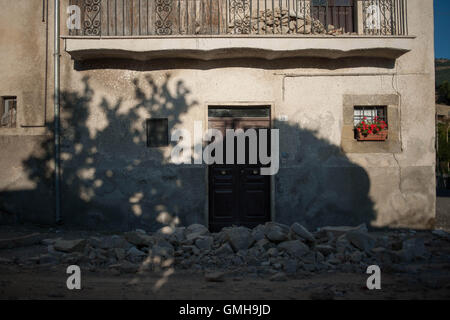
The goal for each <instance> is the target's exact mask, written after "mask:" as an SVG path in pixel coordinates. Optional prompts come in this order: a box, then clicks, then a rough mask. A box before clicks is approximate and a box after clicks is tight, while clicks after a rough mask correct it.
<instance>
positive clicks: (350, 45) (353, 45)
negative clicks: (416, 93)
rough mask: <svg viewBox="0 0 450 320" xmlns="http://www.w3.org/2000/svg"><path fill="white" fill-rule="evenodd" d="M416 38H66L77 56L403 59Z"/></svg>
mask: <svg viewBox="0 0 450 320" xmlns="http://www.w3.org/2000/svg"><path fill="white" fill-rule="evenodd" d="M414 38H415V37H412V36H402V37H399V36H384V37H381V36H336V37H333V36H301V37H299V36H284V37H271V36H258V37H255V36H253V37H252V36H238V37H236V36H233V37H230V36H228V37H227V36H215V37H214V36H212V37H198V36H197V37H183V36H172V37H161V36H158V37H101V38H100V37H63V39H64V40H65V49H66V51H67V52H68V53H69V54H70V55H71V56H72V58H73V59H75V60H89V59H100V58H121V59H134V60H141V61H145V60H152V59H160V58H187V59H199V60H216V59H231V58H259V59H267V60H274V59H282V58H294V57H320V58H329V59H338V58H346V57H374V58H387V59H397V58H398V57H400V56H401V55H403V54H405V53H406V52H408V51H411V49H412V44H413V41H414Z"/></svg>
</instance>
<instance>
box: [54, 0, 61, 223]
mask: <svg viewBox="0 0 450 320" xmlns="http://www.w3.org/2000/svg"><path fill="white" fill-rule="evenodd" d="M54 15H55V18H54V19H55V30H54V41H55V44H54V45H55V52H54V56H53V58H54V66H55V69H54V80H55V83H54V99H53V101H54V119H53V122H54V130H55V132H54V138H55V220H56V223H57V224H59V223H60V222H61V185H60V181H61V169H60V119H59V107H60V106H59V90H60V89H59V74H60V71H59V70H60V66H59V59H60V58H59V56H60V51H59V35H60V30H59V24H60V23H59V0H55V2H54Z"/></svg>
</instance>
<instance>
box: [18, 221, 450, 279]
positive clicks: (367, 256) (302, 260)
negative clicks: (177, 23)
mask: <svg viewBox="0 0 450 320" xmlns="http://www.w3.org/2000/svg"><path fill="white" fill-rule="evenodd" d="M433 237H435V238H439V239H445V241H448V240H449V238H448V237H449V236H448V234H447V233H445V232H443V231H442V232H438V231H435V232H433ZM41 245H43V246H46V247H47V250H46V251H47V253H45V254H41V255H39V256H36V257H29V258H28V259H27V261H25V262H23V261H22V262H21V263H26V264H39V265H46V266H48V265H50V266H52V265H58V264H63V265H68V264H77V265H80V267H82V268H87V269H88V270H100V269H102V270H103V269H105V270H108V271H110V272H112V273H116V274H122V273H136V272H146V271H155V270H159V271H160V270H165V269H168V268H171V269H189V270H197V271H202V272H206V273H208V272H209V273H208V276H207V278H208V281H221V279H222V278H221V277H222V276H221V272H226V271H228V270H240V271H242V272H243V273H256V274H259V275H266V276H268V277H269V278H271V279H272V280H274V281H276V280H284V279H286V276H287V275H289V274H296V273H299V272H333V271H342V272H364V270H366V268H367V266H369V265H372V264H376V265H380V266H383V267H386V266H389V267H395V266H396V265H401V264H402V263H409V262H412V261H418V260H420V261H426V260H429V259H433V254H432V253H431V252H429V250H428V249H427V243H426V240H424V239H423V238H420V237H416V236H415V233H414V232H413V231H410V232H407V231H404V232H391V233H387V234H381V235H379V234H374V233H369V232H368V230H367V227H366V226H365V225H360V226H357V227H323V228H320V229H318V230H316V231H315V232H311V231H309V230H307V229H306V228H305V227H304V226H302V225H301V224H299V223H294V224H293V225H291V226H287V225H283V224H280V223H275V222H268V223H266V224H265V225H260V226H257V227H256V228H254V229H248V228H245V227H228V228H224V229H222V230H221V231H220V232H218V233H210V232H209V231H208V229H207V228H206V227H205V226H203V225H200V224H193V225H190V226H188V227H176V228H170V227H165V228H163V229H161V230H160V231H158V232H155V233H147V232H145V231H144V230H139V229H138V230H135V231H131V232H126V233H123V234H120V235H106V236H91V237H88V238H86V239H76V240H67V239H63V238H56V239H45V240H42V241H41ZM17 263H18V262H17ZM213 271H214V272H213Z"/></svg>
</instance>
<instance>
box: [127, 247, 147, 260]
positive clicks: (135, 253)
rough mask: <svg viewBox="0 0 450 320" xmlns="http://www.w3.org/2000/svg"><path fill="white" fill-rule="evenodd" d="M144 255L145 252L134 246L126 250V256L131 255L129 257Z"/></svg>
mask: <svg viewBox="0 0 450 320" xmlns="http://www.w3.org/2000/svg"><path fill="white" fill-rule="evenodd" d="M143 256H146V253H145V252H143V251H141V250H139V249H138V248H136V247H131V248H130V249H129V250H128V251H127V257H131V258H137V257H143Z"/></svg>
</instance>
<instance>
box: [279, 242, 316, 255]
mask: <svg viewBox="0 0 450 320" xmlns="http://www.w3.org/2000/svg"><path fill="white" fill-rule="evenodd" d="M278 249H279V250H284V251H286V252H287V253H289V254H290V255H291V256H293V257H297V258H301V257H303V256H304V255H306V254H307V253H308V252H309V247H308V246H307V245H306V244H304V243H303V242H301V241H300V240H291V241H285V242H282V243H280V244H279V245H278Z"/></svg>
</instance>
